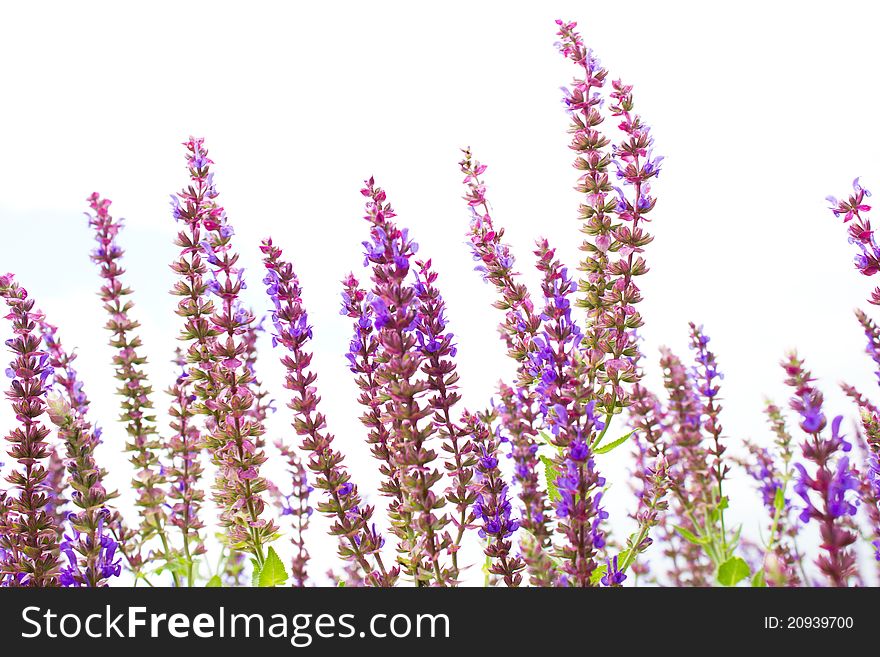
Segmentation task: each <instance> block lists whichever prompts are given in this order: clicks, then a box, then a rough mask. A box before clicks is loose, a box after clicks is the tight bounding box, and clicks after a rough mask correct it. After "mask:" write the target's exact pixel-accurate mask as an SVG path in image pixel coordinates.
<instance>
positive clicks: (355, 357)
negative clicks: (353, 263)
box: [270, 273, 408, 526]
mask: <svg viewBox="0 0 880 657" xmlns="http://www.w3.org/2000/svg"><path fill="white" fill-rule="evenodd" d="M342 285H343V291H342V310H341V311H340V314H343V315H346V316H347V317H350V318H351V319H353V320H354V321H353V331H354V332H353V335H352V338H351V342H350V343H349V348H348V353H346V354H345V357H346V359H347V360H348V363H349V370H351V372H353V373H354V374H357V375H358V376H357V378H356V379H355V381H356V383H357V386H358V388H360V390H361V394H360V395H359V396H358V403H360V404H361V406H363V407H364V409H365V412H364V414H363V415H361V417H360V420H361V423H362V424H363V425H364V426H365V427H367V429H369V434H368V435H367V442H368V443H369V445H370V451H371V452H372V454H373V456H374V457H375V458H376V459H378V460H379V462H380V465H379V472H380V473H381V474H382V476H383V480H382V482H381V483H380V484H379V492H380V493H381V494H382V495H384V496H386V497H388V498H389V504H388V516H389V519H390V520H391V522H392V525H394V526H401V525H402V524H403V523H405V522H408V516H406V513H405V512H404V511H403V491H402V490H401V488H400V476H399V474H398V470H397V465H396V462H395V459H394V456H393V454H392V451H391V450H392V445H391V430H390V428H389V423H388V422H386V420H385V417H384V411H383V408H384V402H383V397H382V386H381V385H380V384H379V382H378V379H377V378H376V373H377V371H378V368H379V361H378V354H379V340H378V338H377V337H376V329H375V326H374V311H373V303H374V302H375V298H374V296H373V294H372V293H371V292H367V291H365V290H364V289H362V288H361V287H360V283H359V282H358V280H357V279H356V278H355V277H354V274H352V273H349V274H348V275H347V276H346V277H345V278H344V279H343V281H342ZM270 294H271V292H270Z"/></svg>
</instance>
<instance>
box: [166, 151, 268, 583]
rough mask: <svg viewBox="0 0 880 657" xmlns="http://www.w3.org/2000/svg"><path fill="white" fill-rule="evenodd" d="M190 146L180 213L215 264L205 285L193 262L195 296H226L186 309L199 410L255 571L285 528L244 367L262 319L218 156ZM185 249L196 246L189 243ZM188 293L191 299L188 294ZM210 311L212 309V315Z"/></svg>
mask: <svg viewBox="0 0 880 657" xmlns="http://www.w3.org/2000/svg"><path fill="white" fill-rule="evenodd" d="M184 147H185V148H186V160H187V168H188V170H189V174H190V180H191V182H192V183H193V184H191V185H190V186H189V187H188V188H186V189H185V190H184V191H183V192H181V193H180V194H178V198H179V199H180V200H181V201H183V205H182V206H180V205H179V204H175V213H178V212H179V213H180V214H181V218H182V219H183V220H184V221H185V222H186V223H187V225H188V226H192V225H193V224H195V223H196V222H198V225H199V227H200V232H199V236H200V237H201V240H200V241H199V242H198V244H199V246H200V248H201V254H200V256H201V258H204V259H205V260H206V261H207V267H206V271H205V273H206V274H207V276H208V280H207V281H201V282H198V281H197V279H196V278H195V273H198V274H199V275H202V276H203V275H204V274H202V272H201V271H199V272H196V268H195V265H193V264H192V261H190V267H191V268H192V270H193V278H191V279H190V280H191V281H193V282H192V286H191V287H192V289H191V291H190V293H189V297H190V299H191V300H192V297H193V295H198V294H204V290H203V288H202V285H203V284H204V285H205V289H206V290H207V292H208V293H210V294H212V295H214V296H215V297H217V299H218V303H217V305H216V307H212V308H211V311H208V310H207V309H206V308H205V307H204V305H201V306H200V305H199V304H198V302H194V303H193V304H192V305H190V306H189V307H188V309H187V311H186V313H187V315H186V317H187V320H188V322H187V327H186V328H185V330H184V335H185V337H186V338H189V339H191V340H193V342H194V343H195V344H193V345H191V347H190V352H189V353H188V356H187V360H188V361H189V362H190V363H191V367H190V369H189V375H190V376H191V377H192V378H193V388H194V390H195V393H196V395H197V396H198V397H199V404H198V406H197V409H198V410H199V412H201V413H203V414H205V415H207V416H208V421H207V425H208V426H207V430H208V431H207V434H206V436H205V445H206V446H207V448H208V449H209V451H210V453H211V458H212V461H213V463H214V465H216V466H217V473H216V476H215V480H214V501H215V502H216V504H217V506H218V507H219V508H220V510H221V512H220V525H221V526H222V527H223V528H224V529H225V534H224V536H225V539H226V541H227V542H228V543H229V545H230V547H231V548H232V549H234V550H242V551H246V552H249V553H250V554H251V556H252V558H253V560H254V565H255V568H257V569H262V567H263V564H264V563H265V560H266V550H265V547H266V544H267V543H269V542H271V541H272V540H274V539H275V538H276V537H277V530H278V527H277V526H276V525H275V523H274V521H272V520H271V519H266V518H264V517H262V516H263V514H264V512H265V508H266V504H265V500H264V497H263V493H265V492H266V491H267V490H268V484H267V482H266V480H265V479H264V478H263V477H262V476H260V466H261V465H262V464H263V463H264V462H265V461H266V456H265V454H264V452H263V450H261V449H259V448H258V447H257V441H258V440H259V439H260V436H262V435H263V434H264V433H265V429H264V427H263V424H262V423H261V422H259V421H257V420H255V419H254V417H253V415H252V414H251V413H250V409H251V408H252V406H253V404H254V396H253V393H252V391H251V389H250V386H249V383H250V382H251V380H252V378H253V376H252V374H251V372H250V371H249V370H248V368H247V367H245V365H244V355H245V352H246V351H247V342H246V339H245V335H246V333H247V331H248V327H249V326H250V325H251V324H252V323H253V321H254V316H253V314H252V313H250V312H248V311H247V310H245V309H244V308H243V307H242V305H241V303H240V300H239V295H240V293H241V291H242V290H243V289H244V288H245V287H246V285H245V282H244V279H243V274H244V271H243V270H242V269H241V267H239V266H238V264H237V263H238V259H239V256H238V253H236V252H235V251H234V250H233V248H232V236H233V234H234V231H233V229H232V227H231V226H230V225H229V224H228V222H227V218H226V212H225V210H224V209H223V208H222V207H221V206H220V205H219V204H218V203H217V201H216V199H217V191H216V188H215V186H214V183H213V174H212V173H211V172H210V165H211V164H213V161H212V160H211V159H209V158H208V151H207V149H206V148H205V146H204V140H202V139H197V138H190V139H189V140H188V141H187V142H185V143H184ZM192 234H193V233H192V228H190V235H189V236H186V237H190V238H191V236H192ZM179 241H181V242H183V241H185V240H183V239H180V238H179ZM183 248H185V249H194V248H195V247H194V245H192V244H187V245H186V246H185V247H183ZM187 275H188V274H187ZM175 291H177V290H175ZM180 292H183V294H181V296H183V297H184V302H185V299H186V296H185V295H186V292H185V291H184V290H182V289H181V290H180ZM208 312H211V314H210V316H209V317H207V318H206V317H205V315H207V314H208ZM203 320H204V321H203Z"/></svg>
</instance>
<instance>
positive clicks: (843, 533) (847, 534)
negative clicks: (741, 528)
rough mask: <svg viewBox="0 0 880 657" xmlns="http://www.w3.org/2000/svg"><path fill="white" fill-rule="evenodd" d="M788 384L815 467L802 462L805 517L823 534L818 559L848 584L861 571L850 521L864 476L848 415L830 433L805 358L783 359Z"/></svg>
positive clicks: (834, 580)
mask: <svg viewBox="0 0 880 657" xmlns="http://www.w3.org/2000/svg"><path fill="white" fill-rule="evenodd" d="M782 367H783V369H784V370H785V373H786V376H787V378H786V381H785V382H786V384H787V385H788V386H790V387H791V388H792V389H793V390H794V394H793V396H792V398H791V402H790V406H791V408H792V409H793V410H794V411H795V412H797V413H798V414H799V415H800V416H801V422H800V428H801V430H802V431H803V432H804V433H805V434H806V436H807V437H806V438H805V440H804V441H803V442H802V443H801V452H802V453H803V456H804V458H805V459H806V460H807V461H810V462H811V463H812V464H813V465H814V466H815V468H814V472H813V473H812V474H810V473H808V472H807V469H806V467H805V466H804V465H803V464H801V463H796V464H795V468H796V469H797V471H798V479H797V483H796V485H795V487H794V490H795V492H796V493H797V494H798V495H799V496H800V498H801V499H802V501H803V503H804V507H803V509H802V512H801V515H800V519H801V521H802V522H805V523H806V522H809V521H811V520H815V521H816V522H817V523H818V525H819V531H820V534H821V538H822V549H823V551H824V554H822V555H821V556H820V557H819V558H818V559H817V560H816V564H817V566H818V567H819V570H820V571H821V572H822V574H823V575H825V576H826V577H827V578H828V581H829V583H830V584H831V585H832V586H846V585H847V583H848V581H849V579H850V578H851V577H852V576H853V575H854V573H855V565H856V563H855V556H854V554H853V552H852V549H851V548H850V546H851V545H852V544H853V543H854V542H855V540H856V535H855V534H854V533H853V531H852V529H851V527H850V526H849V525H848V523H847V522H846V518H847V517H848V516H854V515H855V513H856V506H855V495H854V494H850V493H852V492H854V491H856V490H857V489H858V483H859V482H858V478H857V477H856V476H855V475H854V474H853V472H852V470H851V468H850V464H849V458H848V457H846V456H842V455H841V454H840V453H841V452H849V451H850V450H851V449H852V445H851V444H850V443H849V442H847V441H846V440H845V438H844V436H843V435H842V434H841V433H840V425H841V422H842V421H843V417H842V416H837V417H836V418H834V420H833V421H832V423H831V435H830V436H829V435H827V434H825V433H824V430H825V428H826V425H827V422H826V418H825V414H824V412H823V408H822V405H823V400H824V398H823V395H822V392H821V391H820V390H819V389H818V388H816V387H815V386H814V385H813V381H814V379H813V378H812V376H811V374H810V372H809V370H806V369H804V363H803V360H801V359H800V358H798V356H797V354H795V353H791V354H789V356H788V358H787V359H786V360H784V361H782Z"/></svg>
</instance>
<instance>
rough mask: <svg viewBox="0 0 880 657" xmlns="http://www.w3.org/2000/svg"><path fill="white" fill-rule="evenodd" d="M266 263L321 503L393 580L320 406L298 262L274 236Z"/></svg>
mask: <svg viewBox="0 0 880 657" xmlns="http://www.w3.org/2000/svg"><path fill="white" fill-rule="evenodd" d="M260 250H261V251H262V252H263V264H264V266H265V268H266V277H265V278H264V279H263V282H264V283H265V285H266V293H267V295H268V296H269V299H270V300H271V302H272V305H273V306H274V310H273V311H272V314H271V318H272V325H273V326H274V327H275V333H273V336H272V340H273V343H274V344H275V345H276V346H281V347H283V348H284V349H285V350H286V351H287V352H288V353H287V354H285V355H284V356H283V357H282V358H281V364H282V365H283V366H284V368H285V370H286V372H287V377H286V380H285V384H284V386H285V388H287V389H288V390H289V391H290V392H291V394H292V399H291V401H290V403H289V404H288V406H289V408H290V409H291V410H293V412H294V414H295V415H294V421H293V427H294V429H295V430H296V433H297V434H298V435H300V436H302V437H303V442H302V449H303V450H305V451H306V452H309V453H310V457H309V461H308V467H309V470H311V471H312V472H314V473H315V487H316V488H318V489H320V490H322V491H323V492H324V495H325V499H324V500H322V501H321V502H319V503H318V505H317V509H318V511H320V512H321V513H324V514H325V515H327V516H328V517H330V518H332V519H333V521H334V523H333V527H332V529H331V533H332V534H333V535H335V536H338V537H340V539H344V540H343V541H341V542H340V546H339V554H340V556H341V557H342V558H344V559H349V560H352V561H356V562H357V563H358V565H359V566H360V568H361V569H362V571H363V576H364V577H365V578H366V579H367V580H368V581H369V582H370V583H372V584H375V585H377V586H391V585H393V584H394V581H395V580H396V579H397V576H398V568H396V567H392V568H388V569H386V567H385V565H384V563H383V562H382V556H381V552H380V550H381V548H382V545H383V543H384V539H383V538H382V536H381V535H380V534H379V533H378V532H377V531H376V526H375V524H371V519H372V516H373V507H371V506H369V505H365V504H362V502H361V498H360V494H359V493H358V488H357V486H356V485H355V484H353V483H352V482H351V476H350V475H349V473H348V470H347V468H346V467H345V466H344V465H343V455H342V454H341V453H340V452H338V451H336V449H334V446H333V440H334V437H333V435H332V434H330V433H328V432H327V429H326V427H327V422H326V418H325V417H324V415H323V414H322V413H321V412H320V411H319V410H318V403H319V402H320V400H321V398H320V397H319V396H318V394H317V389H316V387H315V385H314V384H315V381H316V379H317V375H316V374H314V373H313V372H311V371H310V370H309V365H310V364H311V361H312V354H311V353H310V352H309V351H308V350H307V349H306V345H307V343H308V341H309V340H310V339H311V337H312V328H311V326H309V318H308V314H307V313H306V311H305V308H304V307H303V305H302V296H301V294H302V291H301V288H300V284H299V279H298V278H297V276H296V274H295V273H294V270H293V266H292V265H291V264H290V263H289V262H286V261H284V260H282V259H281V249H280V248H278V247H277V246H275V245H274V244H273V243H272V240H271V239H265V240H263V243H262V245H261V246H260Z"/></svg>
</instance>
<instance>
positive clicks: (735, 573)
mask: <svg viewBox="0 0 880 657" xmlns="http://www.w3.org/2000/svg"><path fill="white" fill-rule="evenodd" d="M748 576H749V565H748V564H747V563H746V562H745V561H743V560H742V559H740V558H739V557H730V559H728V560H727V561H725V562H724V563H723V564H721V565H720V566H718V583H719V584H721V586H736V585H737V584H738V583H739V582H741V581H742V580H744V579H745V578H746V577H748Z"/></svg>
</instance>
